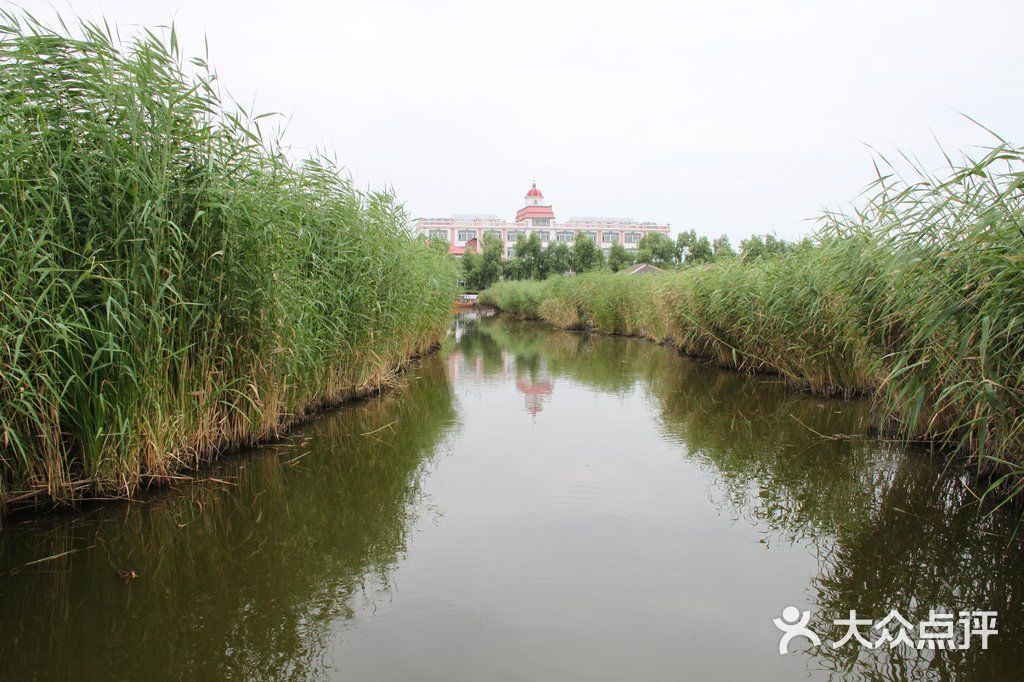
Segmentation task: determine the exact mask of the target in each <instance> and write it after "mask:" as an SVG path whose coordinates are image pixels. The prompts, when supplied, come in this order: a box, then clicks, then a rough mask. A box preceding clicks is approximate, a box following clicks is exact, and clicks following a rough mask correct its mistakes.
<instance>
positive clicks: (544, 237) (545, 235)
mask: <svg viewBox="0 0 1024 682" xmlns="http://www.w3.org/2000/svg"><path fill="white" fill-rule="evenodd" d="M537 238H538V239H540V240H541V241H542V242H546V241H548V240H549V239H551V233H550V232H548V231H547V230H538V231H537Z"/></svg>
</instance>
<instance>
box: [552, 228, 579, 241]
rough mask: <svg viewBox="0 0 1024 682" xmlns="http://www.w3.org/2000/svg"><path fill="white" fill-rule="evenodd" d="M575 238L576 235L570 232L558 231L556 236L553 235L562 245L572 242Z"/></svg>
mask: <svg viewBox="0 0 1024 682" xmlns="http://www.w3.org/2000/svg"><path fill="white" fill-rule="evenodd" d="M575 237H576V233H575V232H570V231H569V230H560V231H559V232H558V233H557V234H555V239H556V240H557V241H560V242H562V243H563V244H568V243H570V242H572V240H573V239H574V238H575Z"/></svg>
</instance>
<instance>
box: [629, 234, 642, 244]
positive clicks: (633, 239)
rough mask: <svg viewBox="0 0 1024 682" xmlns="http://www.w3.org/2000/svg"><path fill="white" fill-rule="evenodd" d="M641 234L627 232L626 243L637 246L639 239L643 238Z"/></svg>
mask: <svg viewBox="0 0 1024 682" xmlns="http://www.w3.org/2000/svg"><path fill="white" fill-rule="evenodd" d="M643 234H644V233H643V232H627V233H626V243H627V244H639V243H640V238H641V237H642V236H643Z"/></svg>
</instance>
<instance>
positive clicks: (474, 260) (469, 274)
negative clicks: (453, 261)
mask: <svg viewBox="0 0 1024 682" xmlns="http://www.w3.org/2000/svg"><path fill="white" fill-rule="evenodd" d="M459 265H460V266H461V267H462V283H463V284H464V285H465V287H466V288H467V289H475V288H476V284H474V282H476V272H477V270H478V269H479V268H480V254H478V253H464V254H462V258H461V259H460V261H459Z"/></svg>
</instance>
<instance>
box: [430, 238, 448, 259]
mask: <svg viewBox="0 0 1024 682" xmlns="http://www.w3.org/2000/svg"><path fill="white" fill-rule="evenodd" d="M425 241H426V244H427V246H428V247H429V248H430V249H431V250H432V251H437V252H438V253H443V254H446V255H447V254H448V253H449V251H450V249H449V248H448V242H447V240H444V239H436V238H434V239H426V240H425Z"/></svg>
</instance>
